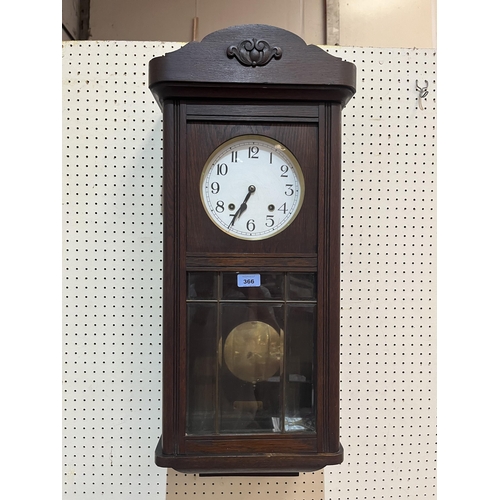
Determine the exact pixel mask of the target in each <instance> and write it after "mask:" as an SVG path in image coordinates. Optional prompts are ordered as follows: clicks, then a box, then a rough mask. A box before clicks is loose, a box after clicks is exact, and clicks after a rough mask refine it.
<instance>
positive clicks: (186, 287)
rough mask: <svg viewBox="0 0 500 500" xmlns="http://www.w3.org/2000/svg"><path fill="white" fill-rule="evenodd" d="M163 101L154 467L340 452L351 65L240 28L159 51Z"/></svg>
mask: <svg viewBox="0 0 500 500" xmlns="http://www.w3.org/2000/svg"><path fill="white" fill-rule="evenodd" d="M149 70H150V71H149V81H150V89H151V91H152V93H153V95H154V96H155V98H156V100H157V102H158V104H159V106H160V108H161V109H162V111H163V119H164V121H163V125H164V139H163V144H164V165H163V169H164V170H163V171H164V175H163V180H164V186H163V189H164V199H163V205H164V225H163V227H164V261H163V265H164V271H163V289H164V297H163V361H162V363H163V397H162V399H163V409H162V436H161V438H160V441H159V443H158V447H157V449H156V453H155V461H156V463H157V464H158V465H159V466H162V467H172V468H174V469H176V470H178V471H180V472H190V473H200V474H259V475H261V474H262V475H269V474H272V475H288V474H297V473H299V472H301V471H304V472H305V471H312V470H318V469H321V468H323V467H324V466H326V465H331V464H337V463H340V462H342V459H343V449H342V446H341V444H340V426H339V406H340V404H339V301H340V297H339V290H340V162H341V156H340V145H341V136H340V120H341V110H342V107H343V106H344V105H345V104H346V103H347V101H348V100H349V99H350V97H352V95H353V94H354V92H355V67H354V66H353V65H352V64H350V63H347V62H344V61H341V60H340V59H338V58H336V57H333V56H330V55H329V54H327V53H326V52H324V51H322V50H321V49H319V48H318V47H314V46H307V45H306V44H305V43H304V41H303V40H302V39H300V38H299V37H297V36H296V35H294V34H292V33H290V32H288V31H285V30H282V29H279V28H275V27H271V26H265V25H244V26H236V27H231V28H226V29H224V30H220V31H218V32H215V33H212V34H211V35H208V36H207V37H205V38H204V39H203V40H202V41H201V42H192V43H189V44H187V45H186V46H184V47H183V48H182V49H180V50H178V51H175V52H172V53H169V54H166V55H165V56H162V57H157V58H155V59H153V60H152V61H150V67H149Z"/></svg>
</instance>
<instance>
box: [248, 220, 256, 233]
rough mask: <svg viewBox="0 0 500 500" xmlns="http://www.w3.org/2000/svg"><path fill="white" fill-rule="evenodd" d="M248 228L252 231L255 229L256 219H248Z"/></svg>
mask: <svg viewBox="0 0 500 500" xmlns="http://www.w3.org/2000/svg"><path fill="white" fill-rule="evenodd" d="M247 230H248V231H250V232H252V231H255V221H254V220H253V219H248V222H247Z"/></svg>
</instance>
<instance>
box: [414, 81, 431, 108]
mask: <svg viewBox="0 0 500 500" xmlns="http://www.w3.org/2000/svg"><path fill="white" fill-rule="evenodd" d="M424 82H425V85H424V86H423V87H420V86H419V85H418V80H417V82H416V84H415V85H416V90H417V91H418V92H419V95H418V107H419V108H420V109H421V110H422V111H423V110H424V107H423V106H422V99H424V98H425V97H427V95H428V94H429V91H428V90H427V89H428V88H429V82H428V81H427V80H424Z"/></svg>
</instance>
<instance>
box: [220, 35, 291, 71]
mask: <svg viewBox="0 0 500 500" xmlns="http://www.w3.org/2000/svg"><path fill="white" fill-rule="evenodd" d="M282 54H283V51H282V50H281V48H280V47H271V45H269V43H268V42H266V41H265V40H257V39H256V38H252V39H251V40H249V39H248V40H243V41H242V42H240V43H239V44H238V45H230V46H229V47H228V48H227V56H228V57H236V59H238V61H240V63H241V64H243V65H245V66H254V67H255V66H265V65H266V64H267V63H268V62H269V61H270V60H271V59H272V58H273V57H274V58H276V59H280V58H281V55H282Z"/></svg>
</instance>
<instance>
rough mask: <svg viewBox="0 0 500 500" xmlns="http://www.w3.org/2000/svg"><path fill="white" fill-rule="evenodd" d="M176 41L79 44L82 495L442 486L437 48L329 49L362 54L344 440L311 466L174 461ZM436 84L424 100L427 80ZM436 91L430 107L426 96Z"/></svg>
mask: <svg viewBox="0 0 500 500" xmlns="http://www.w3.org/2000/svg"><path fill="white" fill-rule="evenodd" d="M180 46H181V44H174V43H160V42H65V43H64V44H63V134H64V135H63V144H64V151H63V194H64V208H63V227H64V237H63V241H64V262H63V277H64V290H63V297H64V304H63V307H64V317H63V335H64V346H63V347H64V351H63V370H64V373H63V383H64V387H63V391H64V403H63V411H64V415H63V418H64V430H63V432H64V436H63V444H64V450H63V456H64V485H63V491H64V498H68V499H69V498H72V499H85V498H90V497H94V496H99V497H100V498H116V497H118V496H120V495H123V496H127V497H128V498H131V497H132V498H136V497H139V498H140V497H141V496H142V495H143V496H146V495H153V496H156V497H159V498H163V497H164V495H165V492H166V493H167V497H170V496H179V497H180V496H182V497H183V498H198V497H204V496H205V497H206V496H210V497H211V498H226V497H236V496H237V497H238V498H240V499H243V498H252V499H253V498H255V497H256V496H258V497H259V498H263V499H265V498H273V499H274V500H276V499H287V500H289V499H297V500H299V499H300V500H306V499H307V500H323V499H332V500H333V499H335V500H337V499H338V500H352V499H366V500H368V499H370V500H386V499H393V498H411V499H416V498H433V497H434V496H435V460H436V458H435V449H436V445H435V434H436V432H435V431H436V421H435V397H436V391H435V376H436V374H435V369H436V366H435V335H436V328H435V320H436V310H435V292H436V283H435V268H436V264H435V258H436V257H435V251H436V249H435V241H434V240H435V230H436V220H435V207H436V196H435V195H436V193H435V179H436V166H435V156H434V155H435V147H436V146H435V116H436V113H435V92H436V80H435V54H434V52H433V51H430V50H424V49H419V50H407V49H377V48H339V47H324V49H325V50H327V51H328V52H330V53H332V54H333V55H337V56H339V57H341V58H343V59H346V60H349V61H351V62H354V63H355V64H356V66H357V72H358V82H357V93H356V95H355V96H354V98H353V99H352V100H351V102H350V103H349V104H348V105H347V106H346V108H345V110H344V120H343V137H344V143H343V203H342V216H343V230H342V317H341V326H342V329H341V334H342V352H341V363H342V364H341V370H342V374H341V377H342V379H341V426H342V428H341V442H342V444H343V446H344V448H345V460H344V463H343V464H341V465H339V466H332V467H328V468H326V469H325V470H324V472H316V473H310V474H301V475H300V476H298V477H296V478H290V477H289V478H242V477H232V478H217V477H213V478H200V477H199V476H197V475H186V474H177V473H175V472H174V471H172V470H168V476H167V486H165V477H166V476H165V472H166V471H165V470H164V469H160V468H157V467H156V466H155V465H154V462H153V453H154V448H155V446H156V443H157V441H158V438H159V435H160V407H161V392H160V388H161V366H160V361H161V357H160V352H161V295H162V288H161V267H162V254H161V239H162V224H161V183H162V177H161V165H162V123H161V112H160V110H159V108H158V106H157V105H156V103H155V102H154V99H153V97H152V95H151V93H150V91H149V89H148V87H147V65H148V62H149V60H150V59H151V58H153V57H155V56H158V55H162V54H164V53H165V52H168V51H171V50H175V49H177V48H180ZM417 80H418V83H419V85H420V86H422V85H423V84H424V82H425V80H427V81H428V83H429V89H428V90H429V94H428V95H427V97H426V98H425V99H423V100H422V102H421V107H420V106H419V101H418V92H417V91H416V89H415V86H416V82H417ZM421 108H423V109H421Z"/></svg>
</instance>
